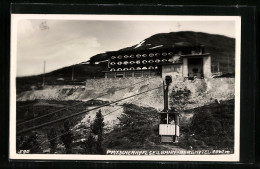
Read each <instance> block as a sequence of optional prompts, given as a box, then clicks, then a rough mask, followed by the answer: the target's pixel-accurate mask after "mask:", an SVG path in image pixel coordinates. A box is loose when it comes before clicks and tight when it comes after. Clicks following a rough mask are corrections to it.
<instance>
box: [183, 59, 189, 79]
mask: <svg viewBox="0 0 260 169" xmlns="http://www.w3.org/2000/svg"><path fill="white" fill-rule="evenodd" d="M182 75H183V77H188V58H183V60H182Z"/></svg>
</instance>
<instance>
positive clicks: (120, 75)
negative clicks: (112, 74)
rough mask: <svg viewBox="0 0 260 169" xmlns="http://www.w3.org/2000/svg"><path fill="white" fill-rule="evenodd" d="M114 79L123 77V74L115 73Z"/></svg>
mask: <svg viewBox="0 0 260 169" xmlns="http://www.w3.org/2000/svg"><path fill="white" fill-rule="evenodd" d="M116 77H117V78H123V77H124V73H116Z"/></svg>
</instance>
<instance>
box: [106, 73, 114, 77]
mask: <svg viewBox="0 0 260 169" xmlns="http://www.w3.org/2000/svg"><path fill="white" fill-rule="evenodd" d="M114 77H115V73H107V78H114Z"/></svg>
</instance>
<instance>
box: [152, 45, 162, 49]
mask: <svg viewBox="0 0 260 169" xmlns="http://www.w3.org/2000/svg"><path fill="white" fill-rule="evenodd" d="M160 47H163V45H158V46H154V47H151V48H149V49H155V48H160Z"/></svg>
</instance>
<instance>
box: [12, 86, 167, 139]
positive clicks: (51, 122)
mask: <svg viewBox="0 0 260 169" xmlns="http://www.w3.org/2000/svg"><path fill="white" fill-rule="evenodd" d="M162 86H163V85H161V86H159V87H156V88H153V89H150V90H147V91H144V92H141V93H137V94H135V95H132V96H128V97H126V98H123V99H119V100H117V101H113V102H111V103H106V104H103V105H101V106H98V107H95V108H93V109H90V110H84V111H81V112H78V113H75V114H72V115H69V116H66V117H63V118H60V119H57V120H53V121H50V122H46V123H43V124H40V125H38V126H34V127H30V128H28V129H25V130H22V131H19V132H17V135H20V134H23V133H26V132H29V131H31V130H35V129H38V128H41V127H44V126H48V125H50V124H53V123H57V122H60V121H64V120H66V119H69V118H72V117H75V116H78V115H81V114H83V113H86V112H89V111H92V110H96V109H99V108H101V107H105V106H108V105H110V104H114V103H117V102H120V101H122V100H126V99H129V98H131V97H134V96H137V95H141V94H144V93H147V92H149V91H152V90H156V89H158V88H160V87H162Z"/></svg>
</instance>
